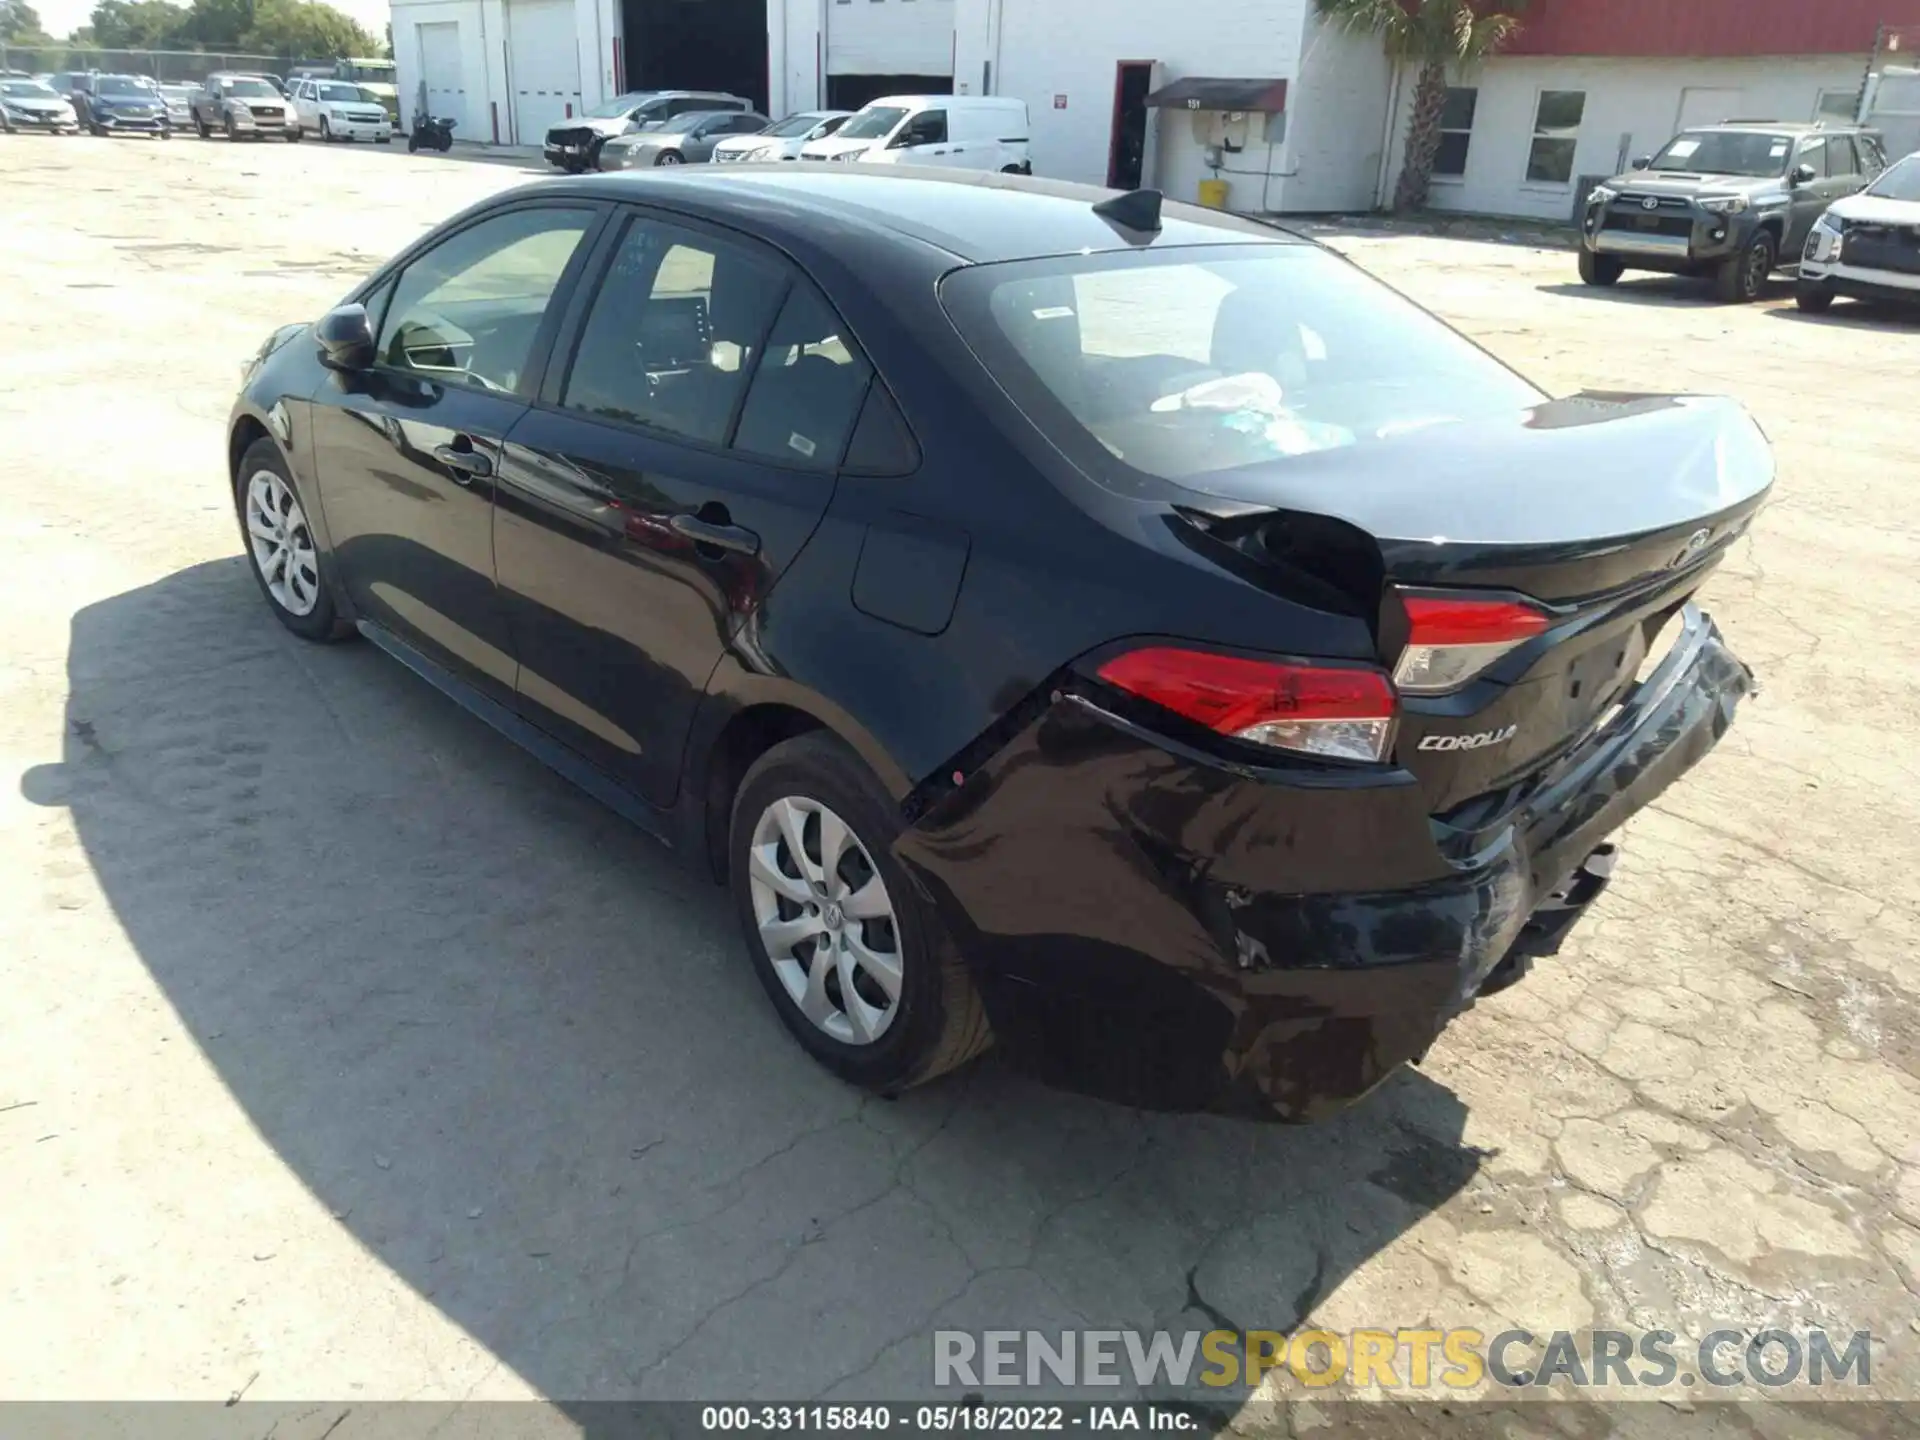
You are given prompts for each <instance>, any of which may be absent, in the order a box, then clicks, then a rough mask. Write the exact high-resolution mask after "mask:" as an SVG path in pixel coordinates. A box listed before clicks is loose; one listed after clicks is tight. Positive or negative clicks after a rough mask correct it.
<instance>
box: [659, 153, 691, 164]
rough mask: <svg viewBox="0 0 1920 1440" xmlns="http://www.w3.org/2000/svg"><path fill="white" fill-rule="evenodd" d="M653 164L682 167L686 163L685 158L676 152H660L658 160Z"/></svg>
mask: <svg viewBox="0 0 1920 1440" xmlns="http://www.w3.org/2000/svg"><path fill="white" fill-rule="evenodd" d="M653 163H654V164H656V165H684V164H686V163H687V157H686V156H684V155H682V154H681V153H680V152H679V151H678V150H662V151H661V152H660V156H659V158H658V159H657V160H655V161H654V162H653Z"/></svg>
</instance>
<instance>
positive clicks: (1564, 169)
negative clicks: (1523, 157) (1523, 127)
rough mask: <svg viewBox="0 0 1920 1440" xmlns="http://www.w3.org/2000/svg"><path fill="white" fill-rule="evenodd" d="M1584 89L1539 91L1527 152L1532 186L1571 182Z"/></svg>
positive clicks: (1585, 101) (1584, 105)
mask: <svg viewBox="0 0 1920 1440" xmlns="http://www.w3.org/2000/svg"><path fill="white" fill-rule="evenodd" d="M1586 109H1587V94H1586V91H1584V90H1542V91H1541V92H1540V101H1539V104H1538V105H1537V106H1535V108H1534V112H1533V148H1532V149H1531V150H1529V151H1528V152H1527V179H1528V180H1530V181H1532V182H1533V183H1534V184H1536V185H1565V184H1567V183H1568V182H1569V181H1571V180H1572V179H1573V148H1574V146H1575V145H1576V144H1577V143H1579V139H1580V117H1581V116H1582V115H1584V114H1585V113H1586Z"/></svg>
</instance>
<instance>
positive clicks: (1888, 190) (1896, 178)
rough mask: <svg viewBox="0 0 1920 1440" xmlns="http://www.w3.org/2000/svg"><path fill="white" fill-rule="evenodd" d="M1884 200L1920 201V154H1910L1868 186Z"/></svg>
mask: <svg viewBox="0 0 1920 1440" xmlns="http://www.w3.org/2000/svg"><path fill="white" fill-rule="evenodd" d="M1867 194H1869V195H1878V196H1879V197H1880V198H1881V199H1882V200H1912V201H1920V155H1909V156H1908V157H1907V158H1906V159H1904V160H1902V161H1900V162H1899V163H1897V164H1896V165H1895V166H1894V167H1893V168H1892V169H1891V170H1889V171H1887V172H1886V174H1884V175H1882V176H1881V177H1880V178H1879V179H1878V180H1876V181H1874V182H1873V184H1871V185H1869V186H1868V187H1867Z"/></svg>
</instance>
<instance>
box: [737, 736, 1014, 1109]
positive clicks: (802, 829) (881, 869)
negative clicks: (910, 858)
mask: <svg viewBox="0 0 1920 1440" xmlns="http://www.w3.org/2000/svg"><path fill="white" fill-rule="evenodd" d="M900 829H901V825H900V818H899V811H898V808H897V807H896V806H895V805H893V803H892V802H891V800H890V799H889V797H888V796H887V794H886V792H885V791H884V790H882V789H881V787H880V785H879V783H878V782H877V781H875V780H874V778H873V777H872V775H871V774H870V773H869V772H868V770H867V768H866V766H865V765H864V764H862V763H861V761H860V759H859V758H858V757H857V756H856V755H854V753H853V752H852V751H851V750H849V749H848V748H847V747H846V746H845V745H843V744H841V743H840V741H838V740H837V739H834V738H833V737H832V736H830V735H827V734H825V733H822V732H817V731H816V732H814V733H811V734H806V735H801V736H798V737H796V738H794V739H792V740H788V741H785V742H783V743H782V744H779V745H776V746H774V747H773V748H772V749H771V750H769V751H767V753H766V754H764V755H762V756H761V757H760V758H759V760H757V761H756V762H754V765H753V767H752V768H751V769H750V770H748V771H747V774H746V777H745V778H744V779H743V780H742V781H741V783H740V789H739V791H738V793H737V794H736V795H735V797H734V802H733V812H732V816H731V823H730V826H729V830H728V840H727V858H728V883H729V884H730V886H731V888H732V890H733V898H734V908H735V910H736V912H737V914H738V916H739V920H740V927H741V932H742V934H743V936H744V938H745V940H746V944H747V949H748V952H749V953H750V954H751V955H752V957H753V965H754V970H755V972H756V973H757V974H758V975H759V977H760V983H761V985H762V986H763V987H764V988H765V989H766V992H767V995H768V997H769V998H770V999H771V1000H772V1001H773V1005H774V1008H775V1010H777V1011H778V1012H779V1015H780V1019H781V1021H782V1023H783V1024H785V1025H786V1027H787V1029H788V1031H789V1032H790V1033H791V1034H792V1035H793V1037H794V1039H796V1040H798V1041H799V1042H800V1044H801V1046H802V1048H804V1049H805V1050H806V1051H807V1053H808V1054H810V1055H812V1056H813V1058H814V1059H815V1060H817V1061H819V1062H820V1064H822V1065H823V1066H825V1067H826V1068H827V1069H829V1070H831V1071H832V1072H833V1073H834V1074H836V1075H838V1076H840V1077H841V1078H842V1079H844V1080H847V1081H849V1082H851V1083H853V1084H855V1085H860V1086H863V1087H865V1088H867V1089H869V1090H875V1091H878V1092H881V1093H883V1094H891V1093H895V1092H898V1091H900V1090H904V1089H907V1088H908V1087H910V1086H913V1085H918V1084H920V1083H922V1082H923V1081H926V1080H931V1079H933V1078H934V1077H935V1076H937V1075H942V1074H944V1073H946V1072H947V1071H949V1070H952V1069H954V1068H955V1067H956V1066H959V1065H962V1064H964V1063H965V1062H966V1061H968V1060H970V1059H972V1058H973V1057H974V1056H975V1055H978V1054H979V1053H980V1052H981V1051H982V1050H984V1049H986V1047H987V1045H988V1044H989V1043H990V1041H991V1039H992V1032H991V1031H990V1030H989V1029H988V1028H987V1019H986V1011H985V1009H984V1007H983V1006H982V1005H981V1002H980V997H979V993H978V991H977V990H976V989H975V988H974V985H973V981H972V977H971V976H970V975H969V974H968V972H967V968H966V965H965V962H964V961H962V960H961V958H960V956H959V953H958V951H957V950H956V948H955V946H954V943H953V940H952V937H951V936H950V935H948V933H947V930H946V927H945V926H944V925H943V924H942V923H941V922H940V919H939V916H938V915H937V914H936V913H935V911H934V910H933V907H932V906H931V905H930V904H929V903H928V902H927V901H926V900H925V899H924V898H923V897H922V896H921V894H920V892H919V890H918V888H917V887H916V886H915V885H914V884H913V882H912V881H911V880H910V879H909V878H908V876H907V874H906V872H905V871H904V870H903V869H902V868H901V866H900V864H899V862H898V861H897V860H896V859H895V858H894V856H893V848H892V847H893V842H894V840H895V839H896V838H897V837H898V835H899V833H900Z"/></svg>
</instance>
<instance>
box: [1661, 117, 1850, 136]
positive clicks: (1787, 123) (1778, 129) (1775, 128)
mask: <svg viewBox="0 0 1920 1440" xmlns="http://www.w3.org/2000/svg"><path fill="white" fill-rule="evenodd" d="M1860 128H1861V127H1860V126H1858V125H1846V124H1843V125H1815V124H1809V123H1808V122H1807V121H1805V120H1722V121H1720V122H1718V123H1717V124H1713V125H1689V126H1687V127H1686V132H1687V133H1691V132H1694V131H1699V130H1741V131H1747V132H1757V133H1759V134H1762V135H1831V134H1846V133H1847V132H1849V131H1853V130H1858V129H1860Z"/></svg>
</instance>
